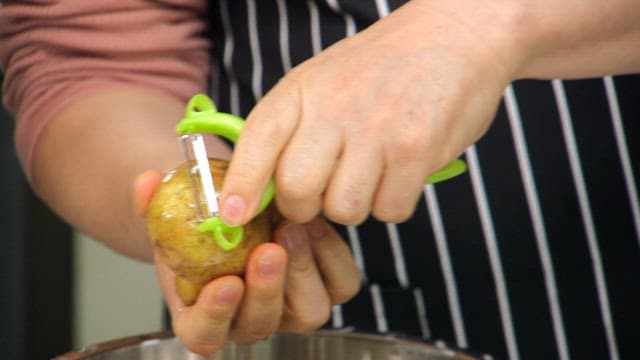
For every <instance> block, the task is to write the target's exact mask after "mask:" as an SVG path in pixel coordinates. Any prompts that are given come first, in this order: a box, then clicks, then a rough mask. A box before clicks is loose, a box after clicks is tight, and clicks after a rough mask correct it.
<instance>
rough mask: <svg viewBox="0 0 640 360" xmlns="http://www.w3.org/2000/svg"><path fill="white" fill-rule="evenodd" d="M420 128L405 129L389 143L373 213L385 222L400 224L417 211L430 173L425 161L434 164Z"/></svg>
mask: <svg viewBox="0 0 640 360" xmlns="http://www.w3.org/2000/svg"><path fill="white" fill-rule="evenodd" d="M418 133H419V131H418V130H416V131H414V132H413V134H412V135H410V134H409V133H408V132H405V134H403V135H402V136H399V137H397V138H396V139H395V140H394V143H393V145H391V146H388V148H387V150H386V151H385V153H386V154H387V158H386V160H385V169H384V176H383V177H382V179H381V181H380V186H379V188H378V190H377V194H376V197H375V200H374V205H373V209H372V213H373V216H374V217H375V218H376V219H378V220H380V221H384V222H392V223H398V222H402V221H405V220H406V219H408V218H409V217H410V216H411V214H412V213H413V212H414V210H415V207H416V203H417V200H418V197H419V196H420V194H421V193H422V191H423V188H424V184H425V181H426V179H427V176H428V169H427V167H426V165H425V164H429V163H431V162H430V161H429V158H428V156H426V154H425V150H424V143H425V142H426V141H425V140H424V137H421V136H419V135H418Z"/></svg>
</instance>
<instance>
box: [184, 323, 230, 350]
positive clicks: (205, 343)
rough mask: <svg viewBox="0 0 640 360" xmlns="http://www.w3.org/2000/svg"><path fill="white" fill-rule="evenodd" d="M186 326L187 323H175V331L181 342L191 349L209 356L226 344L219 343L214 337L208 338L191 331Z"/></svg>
mask: <svg viewBox="0 0 640 360" xmlns="http://www.w3.org/2000/svg"><path fill="white" fill-rule="evenodd" d="M185 326H186V325H185V324H176V325H174V333H175V335H176V337H177V338H178V339H180V342H181V343H182V344H183V345H184V346H185V347H186V348H187V349H189V351H191V352H194V353H196V354H200V355H204V356H208V355H211V354H213V353H215V352H216V351H218V350H220V349H221V348H222V347H223V346H224V345H223V344H221V343H218V342H217V341H216V340H215V339H214V338H212V339H206V338H202V337H200V336H198V335H197V334H193V333H191V332H190V331H189V330H188V328H186V327H185Z"/></svg>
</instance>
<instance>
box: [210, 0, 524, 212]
mask: <svg viewBox="0 0 640 360" xmlns="http://www.w3.org/2000/svg"><path fill="white" fill-rule="evenodd" d="M443 3H444V4H443ZM443 3H439V2H437V1H436V2H433V1H427V2H424V1H411V2H409V3H408V4H407V5H405V6H404V7H403V8H401V9H399V10H397V11H396V12H394V13H392V14H391V15H389V16H388V17H386V18H384V19H382V20H380V21H379V22H378V23H376V24H374V25H373V26H371V27H370V28H368V29H366V30H365V31H363V32H361V33H359V34H357V35H355V36H353V37H350V38H347V39H345V40H343V41H340V42H339V43H337V44H335V45H334V46H331V47H330V48H328V49H327V50H325V51H324V52H322V53H321V54H319V55H318V56H316V57H314V58H312V59H310V60H308V61H306V62H304V63H302V64H301V65H299V66H298V67H296V68H295V69H293V70H292V71H291V72H290V73H289V74H287V75H286V76H285V77H284V78H282V79H281V81H280V82H279V83H278V84H276V85H275V86H274V88H273V89H272V90H271V91H270V92H269V93H268V94H266V96H265V97H264V98H263V99H262V100H261V101H260V102H259V103H258V104H257V105H256V107H255V108H254V109H253V111H252V112H251V114H250V115H249V116H248V118H247V122H246V125H245V127H244V129H243V132H242V135H241V137H240V139H239V141H238V143H237V146H236V148H235V150H234V156H233V158H232V160H231V164H230V167H229V169H228V172H227V175H226V179H225V183H224V187H223V191H222V193H223V198H222V204H223V206H222V216H223V218H224V220H225V222H227V223H229V224H242V223H246V222H247V221H249V219H251V218H252V217H253V216H254V214H255V209H256V207H257V205H258V203H259V200H260V197H261V196H262V193H263V191H264V188H265V184H266V183H267V181H268V179H269V178H271V177H272V176H273V177H274V181H275V185H276V201H277V205H278V208H279V210H280V211H281V212H282V214H283V215H284V216H285V217H286V218H288V219H291V220H293V221H297V222H305V221H309V220H310V219H312V218H314V217H315V216H317V215H318V213H320V212H323V213H324V215H325V216H326V217H327V218H329V219H331V220H333V221H336V222H338V223H343V224H358V223H360V222H362V221H363V220H364V219H366V217H367V216H368V215H369V214H370V213H372V214H373V215H374V216H375V217H377V218H378V219H379V220H382V221H389V222H399V221H403V220H405V219H406V218H407V217H409V216H410V215H411V213H412V212H413V210H414V207H415V204H416V201H417V199H418V197H419V194H420V193H421V191H422V188H423V185H424V182H425V179H426V178H427V176H428V175H430V174H431V173H433V172H434V171H436V170H437V169H439V168H440V167H442V166H444V165H445V164H447V163H448V162H450V161H451V160H453V159H454V158H455V157H457V156H459V155H460V154H461V153H462V152H463V151H464V150H465V149H466V148H467V147H468V146H469V145H470V144H472V143H473V142H475V141H476V140H477V139H478V138H479V137H480V136H481V135H482V134H483V133H484V132H485V131H486V129H487V128H488V126H489V124H490V122H491V120H492V119H493V116H494V113H495V111H496V108H497V104H498V102H499V100H500V97H501V95H502V92H503V90H504V88H505V86H506V85H507V84H508V82H509V80H510V78H511V74H512V72H513V71H515V69H514V67H515V65H512V64H514V63H516V61H514V60H513V59H511V57H515V56H510V53H509V48H505V49H500V48H498V49H496V48H495V45H496V43H497V42H498V41H497V40H496V39H498V38H500V37H501V36H502V37H503V38H506V37H507V36H505V35H504V34H494V33H493V32H492V30H491V29H490V27H489V26H486V27H483V28H478V27H475V26H474V25H473V24H471V23H469V22H468V21H467V20H468V19H467V18H465V17H463V16H462V14H467V13H469V12H470V11H473V10H475V12H473V14H474V17H478V18H479V20H482V21H487V24H492V23H495V22H498V21H499V19H497V18H493V19H492V18H491V17H490V16H489V14H491V11H489V10H487V9H486V8H489V7H491V6H492V5H491V4H489V5H488V4H487V3H486V2H482V3H478V4H477V5H474V6H473V8H470V7H469V6H468V5H467V6H468V7H467V8H462V7H461V8H460V9H455V8H452V7H454V5H447V4H448V3H449V2H443ZM453 3H456V4H457V3H459V2H451V4H453ZM471 3H473V2H471ZM494 6H495V5H494ZM458 10H459V11H458ZM492 10H496V9H492ZM478 22H479V21H478ZM474 24H475V23H474ZM505 42H506V41H505ZM503 50H504V51H503Z"/></svg>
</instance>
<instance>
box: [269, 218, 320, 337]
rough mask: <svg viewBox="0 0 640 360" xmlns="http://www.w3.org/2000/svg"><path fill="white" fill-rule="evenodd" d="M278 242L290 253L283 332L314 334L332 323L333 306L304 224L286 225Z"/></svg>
mask: <svg viewBox="0 0 640 360" xmlns="http://www.w3.org/2000/svg"><path fill="white" fill-rule="evenodd" d="M275 240H276V241H277V242H278V243H279V244H281V245H282V246H284V247H285V248H286V249H287V255H288V259H289V261H288V266H287V280H286V281H287V283H286V284H287V286H286V289H285V310H284V311H285V312H284V315H283V318H282V324H281V325H280V330H284V331H292V332H310V331H312V330H315V329H317V328H319V327H320V326H322V325H323V324H324V323H326V322H327V321H328V320H329V315H330V307H331V303H330V301H329V295H328V293H327V290H326V289H325V287H324V284H323V281H322V278H321V276H320V273H319V272H318V269H317V266H316V263H315V260H314V258H313V254H312V252H311V245H310V241H309V240H310V239H309V234H308V233H307V231H306V229H305V227H304V226H303V225H301V224H295V223H286V224H285V225H284V226H283V227H281V228H280V229H278V231H276V234H275Z"/></svg>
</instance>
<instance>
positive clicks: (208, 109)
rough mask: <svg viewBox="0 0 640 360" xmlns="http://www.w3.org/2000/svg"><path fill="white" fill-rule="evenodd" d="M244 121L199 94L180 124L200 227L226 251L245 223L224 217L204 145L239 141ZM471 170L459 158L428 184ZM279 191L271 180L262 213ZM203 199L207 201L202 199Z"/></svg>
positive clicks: (238, 238) (234, 244) (235, 243)
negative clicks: (209, 140) (207, 140)
mask: <svg viewBox="0 0 640 360" xmlns="http://www.w3.org/2000/svg"><path fill="white" fill-rule="evenodd" d="M243 125H244V120H243V119H242V118H240V117H239V116H236V115H233V114H229V113H224V112H219V111H218V110H217V108H216V105H215V104H214V102H213V100H211V99H210V98H209V97H208V96H206V95H204V94H197V95H195V96H193V97H192V98H191V99H190V100H189V102H188V103H187V106H186V110H185V116H184V118H183V119H182V120H180V122H179V123H178V124H177V125H176V128H175V131H176V134H177V135H178V138H179V140H180V145H181V148H182V152H183V154H184V157H185V159H186V161H187V164H188V166H189V169H188V174H189V179H190V181H191V187H192V191H193V196H194V199H195V200H196V201H195V203H196V207H195V212H196V219H197V221H198V230H199V231H201V232H210V233H212V235H213V237H214V238H215V240H216V243H217V244H218V245H219V246H220V247H221V248H222V249H224V250H232V249H234V248H236V247H237V246H238V245H239V244H240V242H242V238H243V235H244V228H243V227H242V226H228V225H226V224H225V223H223V222H222V219H221V218H220V207H219V204H218V199H217V193H216V189H215V186H214V184H213V178H212V176H211V170H210V167H209V159H208V156H207V151H206V148H205V144H204V134H215V135H220V136H222V137H224V138H226V139H227V140H230V141H231V142H233V143H235V142H236V141H237V140H238V138H239V137H240V132H241V131H242V127H243ZM466 169H467V166H466V163H465V162H464V161H463V160H460V159H456V160H453V161H452V162H450V163H449V164H448V165H446V166H445V167H444V168H442V169H440V170H438V171H437V172H435V173H433V174H432V175H431V176H429V178H427V181H426V184H434V183H437V182H441V181H444V180H448V179H450V178H453V177H455V176H457V175H460V174H462V173H464V172H465V171H466ZM274 194H275V190H274V185H273V181H269V183H268V184H267V188H266V190H265V193H264V195H263V196H262V200H261V201H260V206H259V207H258V212H257V213H258V214H259V213H261V212H262V211H263V210H264V209H265V208H266V207H267V206H268V205H269V203H270V202H271V200H272V199H273V196H274ZM200 199H203V200H204V201H201V200H200Z"/></svg>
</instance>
